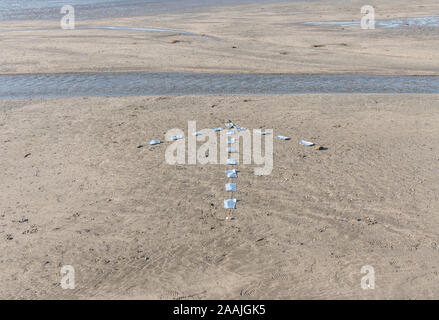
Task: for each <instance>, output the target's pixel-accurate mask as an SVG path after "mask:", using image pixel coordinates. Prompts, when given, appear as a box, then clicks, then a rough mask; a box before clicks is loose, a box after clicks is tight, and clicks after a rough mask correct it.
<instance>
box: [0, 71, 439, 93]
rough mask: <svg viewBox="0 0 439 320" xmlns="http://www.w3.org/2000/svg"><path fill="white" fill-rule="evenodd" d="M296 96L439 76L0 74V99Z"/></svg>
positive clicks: (433, 81) (395, 87)
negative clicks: (225, 95) (229, 95)
mask: <svg viewBox="0 0 439 320" xmlns="http://www.w3.org/2000/svg"><path fill="white" fill-rule="evenodd" d="M297 93H299V94H300V93H439V76H379V75H328V74H325V75H318V74H317V75H293V74H221V73H217V74H206V73H147V72H133V73H113V72H110V73H69V74H23V75H0V99H15V98H51V97H80V96H111V97H115V96H148V95H188V94H201V95H204V94H297Z"/></svg>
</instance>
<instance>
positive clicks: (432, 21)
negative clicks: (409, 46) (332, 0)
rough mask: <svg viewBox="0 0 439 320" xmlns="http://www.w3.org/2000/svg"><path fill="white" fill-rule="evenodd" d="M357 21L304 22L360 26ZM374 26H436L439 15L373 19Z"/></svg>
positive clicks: (437, 25) (438, 21)
mask: <svg viewBox="0 0 439 320" xmlns="http://www.w3.org/2000/svg"><path fill="white" fill-rule="evenodd" d="M360 23H361V22H360V20H358V21H310V22H304V24H308V25H332V26H340V27H352V26H360ZM375 27H376V28H438V27H439V16H430V17H416V18H396V19H384V20H376V21H375Z"/></svg>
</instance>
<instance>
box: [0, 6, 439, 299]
mask: <svg viewBox="0 0 439 320" xmlns="http://www.w3.org/2000/svg"><path fill="white" fill-rule="evenodd" d="M334 3H335V6H333V7H330V6H328V3H327V2H316V3H314V2H313V3H301V4H299V3H291V4H278V5H264V6H263V7H262V6H260V5H258V6H241V7H235V8H234V9H233V10H230V9H227V8H215V9H214V8H212V9H209V10H207V11H203V12H197V13H194V14H184V15H179V14H166V15H160V16H157V17H144V18H141V17H137V18H127V19H117V20H114V19H113V20H111V19H109V20H108V21H94V22H90V24H99V25H114V24H117V25H127V26H143V27H155V28H169V29H178V30H185V31H188V32H193V33H197V34H207V35H212V36H217V37H219V38H221V40H214V39H211V38H208V37H200V36H187V35H172V34H171V35H169V34H163V33H147V32H140V33H139V32H134V31H126V30H124V31H108V30H75V31H61V30H60V31H49V32H38V33H32V34H31V33H23V34H12V33H11V34H0V45H1V48H2V55H1V56H0V72H1V73H47V72H49V73H50V72H73V71H74V72H99V71H114V72H120V71H150V72H152V71H157V72H165V71H175V72H178V71H191V72H233V73H255V72H261V73H276V72H280V73H369V74H401V75H405V74H417V75H419V74H422V75H429V74H438V72H437V71H438V66H439V65H438V61H439V60H438V59H437V58H438V57H437V55H438V52H437V48H438V43H437V41H438V40H437V30H424V29H407V30H406V29H405V30H399V29H398V30H388V29H386V30H380V29H377V30H374V31H371V32H369V31H364V30H359V29H358V28H355V27H354V28H345V29H344V30H343V29H341V28H340V27H334V28H328V27H327V26H308V25H301V24H299V23H300V22H304V21H316V20H319V19H320V20H322V21H323V20H326V21H343V20H349V19H351V17H352V16H353V15H359V8H360V7H361V6H362V5H363V4H364V3H363V2H358V1H352V2H349V5H346V4H344V3H342V2H334ZM371 4H373V5H376V7H377V9H376V10H377V14H378V13H379V14H380V15H383V16H386V17H387V16H388V15H399V16H415V15H416V16H423V15H424V16H429V15H431V13H432V12H438V10H437V8H438V4H437V2H433V1H429V0H423V1H422V3H417V4H413V3H412V2H408V1H406V2H403V3H402V2H401V1H386V2H385V3H381V2H377V3H371ZM81 23H82V22H81ZM1 25H2V26H1V28H0V29H17V28H27V27H38V28H44V27H52V26H53V25H56V24H54V22H45V21H38V22H11V23H7V24H6V23H2V24H1ZM438 107H439V96H438V95H406V94H400V95H377V94H364V95H359V94H344V95H340V94H338V95H337V94H314V95H272V96H263V95H250V96H238V95H215V96H213V95H212V96H190V95H189V96H161V97H126V98H86V97H85V98H69V99H27V100H8V101H6V100H2V101H0V136H1V144H0V151H1V152H0V170H1V172H3V175H2V183H1V184H0V283H1V284H2V285H1V286H0V297H1V298H4V299H20V298H32V299H48V298H53V299H63V298H71V299H80V298H88V299H102V298H110V299H113V298H121V299H126V298H135V299H145V298H147V299H215V298H227V299H235V298H236V299H262V298H264V299H280V298H283V299H294V298H297V299H305V298H311V299H318V298H321V299H341V298H347V299H376V298H384V299H421V298H427V299H434V298H436V299H437V298H438V297H439V289H438V286H437V280H438V267H437V266H438V265H439V264H438V263H439V258H438V254H437V252H438V240H437V239H438V223H439V218H438V215H437V212H438V209H439V199H438V194H439V183H438V181H439V170H438V169H439V145H438V143H437V136H438V134H439V132H438V130H439V129H438V128H439V127H438V126H437V123H438V120H439V112H438ZM229 119H230V120H233V121H236V122H237V123H239V124H241V125H242V126H244V127H247V128H251V129H258V128H263V129H270V128H271V129H274V133H275V135H285V136H290V137H291V138H292V140H291V141H277V140H276V141H275V142H274V169H273V172H272V174H271V175H269V176H261V177H259V176H255V175H254V174H253V169H254V166H252V165H239V170H240V173H239V180H238V181H237V183H238V192H237V195H236V198H237V199H239V200H241V201H240V202H239V203H238V206H237V209H236V210H235V211H233V212H229V211H226V210H224V209H223V208H222V204H223V200H224V199H225V198H226V197H227V194H226V193H225V191H224V183H226V182H227V180H226V178H225V176H224V170H225V166H223V165H205V166H202V165H175V166H171V165H168V164H167V163H166V162H165V158H164V153H165V150H166V147H167V146H168V145H169V144H161V145H158V146H154V147H150V146H147V142H148V141H149V140H151V139H163V136H164V134H165V132H166V131H167V130H168V129H171V128H181V129H183V130H186V127H187V121H188V120H196V121H197V126H198V128H209V127H217V126H221V125H222V124H224V122H225V121H227V120H229ZM300 139H305V140H310V141H313V142H315V143H316V144H317V145H316V147H309V148H308V147H305V146H301V145H299V144H298V141H299V140H300ZM139 145H143V146H144V147H142V148H138V146H139ZM319 146H323V147H325V148H327V150H318V147H319ZM226 218H229V219H226ZM64 265H72V266H74V267H75V270H76V289H74V290H63V289H61V287H60V280H61V275H60V270H61V267H62V266H64ZM364 265H370V266H373V267H374V269H375V276H376V280H375V289H374V290H363V289H362V288H361V286H360V282H361V278H362V277H363V276H364V274H361V268H362V266H364Z"/></svg>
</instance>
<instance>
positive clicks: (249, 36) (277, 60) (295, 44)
mask: <svg viewBox="0 0 439 320" xmlns="http://www.w3.org/2000/svg"><path fill="white" fill-rule="evenodd" d="M369 4H370V5H373V6H374V7H375V15H376V19H386V18H398V17H416V16H421V17H422V16H430V15H433V14H434V13H435V12H438V11H439V3H437V1H433V0H423V1H422V2H416V3H413V2H412V1H399V0H391V1H372V2H370V3H369ZM363 5H364V1H349V2H348V3H346V1H339V0H335V1H312V2H307V1H305V2H291V3H278V4H264V5H261V4H255V5H245V6H243V5H242V6H234V7H218V8H210V9H209V8H205V9H203V10H202V11H197V12H194V13H184V14H177V13H172V14H171V13H169V14H160V15H157V16H146V17H132V18H119V19H101V20H97V21H85V22H84V21H77V23H76V25H77V27H80V26H85V25H87V26H128V27H148V28H164V29H172V30H182V31H186V32H192V33H195V34H198V35H201V36H191V35H176V34H168V33H160V32H139V31H124V30H122V31H115V30H112V31H110V30H61V29H58V30H55V31H45V32H32V33H0V39H1V46H2V55H1V56H0V72H1V73H54V72H60V73H61V72H93V71H107V72H108V71H115V72H117V71H150V72H227V73H231V72H232V73H242V72H245V73H256V72H258V73H367V74H402V75H406V74H408V75H438V74H439V71H438V70H439V52H438V50H437V48H438V47H439V40H438V36H437V33H438V31H437V29H433V30H429V29H418V28H410V29H379V28H377V29H375V30H362V29H361V28H359V27H358V26H357V27H350V28H341V27H336V26H335V27H332V26H329V27H328V26H310V25H303V24H302V23H303V22H307V21H340V20H341V21H343V20H347V21H352V20H360V19H361V16H362V15H361V13H360V8H361V7H362V6H363ZM77 15H79V16H80V12H78V13H77ZM60 17H61V15H60ZM78 19H79V18H78ZM51 27H52V28H59V21H18V22H15V21H8V22H7V23H5V22H3V23H0V30H19V29H28V28H34V29H38V28H51ZM203 35H205V36H203ZM210 37H216V38H217V39H215V38H210Z"/></svg>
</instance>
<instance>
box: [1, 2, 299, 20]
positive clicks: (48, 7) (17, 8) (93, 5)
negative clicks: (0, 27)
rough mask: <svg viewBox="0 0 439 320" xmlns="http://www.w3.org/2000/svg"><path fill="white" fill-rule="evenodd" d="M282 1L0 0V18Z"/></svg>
mask: <svg viewBox="0 0 439 320" xmlns="http://www.w3.org/2000/svg"><path fill="white" fill-rule="evenodd" d="M282 1H286V0H68V1H65V0H0V21H7V20H51V19H61V17H62V15H61V13H60V10H61V7H62V6H64V5H66V4H68V5H72V6H73V7H74V8H75V18H76V20H88V19H99V18H116V17H130V16H145V15H152V14H159V13H165V12H190V11H193V10H196V9H198V8H202V7H209V6H224V5H235V4H247V3H266V2H282ZM290 1H291V0H290Z"/></svg>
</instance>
